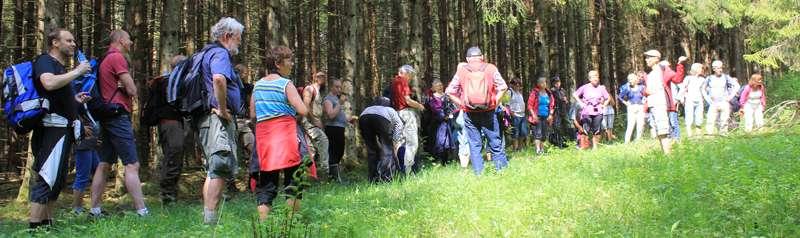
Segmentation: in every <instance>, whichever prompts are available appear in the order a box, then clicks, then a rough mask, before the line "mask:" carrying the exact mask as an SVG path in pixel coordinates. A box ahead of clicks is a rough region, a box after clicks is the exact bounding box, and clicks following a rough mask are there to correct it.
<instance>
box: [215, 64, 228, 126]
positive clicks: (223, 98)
mask: <svg viewBox="0 0 800 238" xmlns="http://www.w3.org/2000/svg"><path fill="white" fill-rule="evenodd" d="M212 81H213V86H214V96H215V97H216V98H217V103H218V105H219V107H218V108H217V110H218V112H217V115H218V116H220V117H222V118H224V119H226V120H227V119H231V115H230V113H228V91H227V89H228V81H227V79H225V76H223V75H221V74H215V75H213V76H212Z"/></svg>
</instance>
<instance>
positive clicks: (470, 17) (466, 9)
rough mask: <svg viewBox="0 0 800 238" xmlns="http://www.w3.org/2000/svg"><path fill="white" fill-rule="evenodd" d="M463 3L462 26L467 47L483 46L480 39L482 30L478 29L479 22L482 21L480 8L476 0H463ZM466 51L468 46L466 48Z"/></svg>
mask: <svg viewBox="0 0 800 238" xmlns="http://www.w3.org/2000/svg"><path fill="white" fill-rule="evenodd" d="M461 3H462V4H463V8H462V12H463V14H464V15H463V18H462V20H463V22H462V26H463V27H464V28H462V30H463V36H464V39H465V41H466V42H465V45H466V47H467V48H469V47H473V46H478V47H480V46H481V40H480V38H481V37H480V32H479V31H478V22H481V20H480V19H478V14H477V12H478V9H477V6H476V3H475V1H474V0H463V1H462V2H461ZM464 50H465V51H466V48H465V49H464Z"/></svg>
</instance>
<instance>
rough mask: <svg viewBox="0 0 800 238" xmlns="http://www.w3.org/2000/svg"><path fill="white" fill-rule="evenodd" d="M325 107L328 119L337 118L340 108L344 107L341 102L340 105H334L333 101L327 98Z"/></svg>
mask: <svg viewBox="0 0 800 238" xmlns="http://www.w3.org/2000/svg"><path fill="white" fill-rule="evenodd" d="M323 107H324V110H325V116H327V117H328V119H334V118H336V115H338V114H339V113H338V112H339V110H341V109H342V104H341V103H340V104H339V105H336V106H335V107H334V106H333V102H331V101H328V100H325V103H324V104H323Z"/></svg>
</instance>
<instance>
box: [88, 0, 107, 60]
mask: <svg viewBox="0 0 800 238" xmlns="http://www.w3.org/2000/svg"><path fill="white" fill-rule="evenodd" d="M110 10H111V2H108V1H103V0H94V13H95V14H94V27H93V28H94V29H93V31H94V34H93V37H92V43H93V47H92V53H93V55H94V56H96V57H100V58H102V57H103V55H104V54H105V51H104V49H106V46H108V33H110V32H111V20H112V16H111V11H110Z"/></svg>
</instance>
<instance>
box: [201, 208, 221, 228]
mask: <svg viewBox="0 0 800 238" xmlns="http://www.w3.org/2000/svg"><path fill="white" fill-rule="evenodd" d="M217 223H219V218H218V217H217V213H216V212H212V211H209V210H207V209H206V208H203V224H206V225H209V226H215V225H217Z"/></svg>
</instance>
